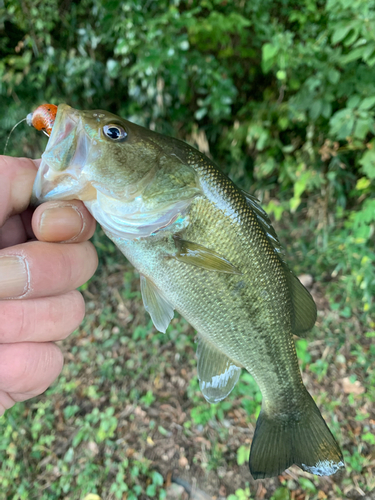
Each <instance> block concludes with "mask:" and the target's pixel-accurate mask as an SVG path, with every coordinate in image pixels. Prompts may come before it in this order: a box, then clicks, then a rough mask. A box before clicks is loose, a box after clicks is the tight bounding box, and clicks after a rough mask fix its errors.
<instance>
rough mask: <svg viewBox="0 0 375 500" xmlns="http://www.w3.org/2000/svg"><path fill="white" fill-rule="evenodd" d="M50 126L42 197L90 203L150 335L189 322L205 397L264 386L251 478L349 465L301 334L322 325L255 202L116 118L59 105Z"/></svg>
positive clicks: (204, 163)
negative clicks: (134, 287)
mask: <svg viewBox="0 0 375 500" xmlns="http://www.w3.org/2000/svg"><path fill="white" fill-rule="evenodd" d="M47 123H54V124H53V127H52V131H51V135H50V138H49V141H48V144H47V147H46V150H45V152H44V153H43V155H42V161H41V165H40V168H39V170H38V173H37V176H36V179H35V183H34V187H33V196H32V197H33V201H34V203H42V202H45V201H49V200H70V199H79V200H82V201H83V203H84V204H85V206H86V207H87V208H88V210H89V211H90V212H91V214H92V215H93V217H94V218H95V219H96V220H97V221H98V222H99V224H100V225H101V227H102V228H103V231H104V232H105V233H106V235H107V236H108V237H109V238H110V239H111V240H112V241H113V242H114V243H115V245H116V246H117V247H118V248H119V249H120V250H121V252H122V253H123V254H124V255H125V256H126V258H127V259H128V260H129V261H130V262H131V263H132V264H133V266H134V267H135V268H136V269H137V270H138V272H139V273H140V282H141V293H142V299H143V303H144V306H145V309H146V311H147V312H148V313H149V314H150V316H151V318H152V321H153V324H154V326H155V328H156V329H157V330H158V331H160V332H165V331H166V329H167V327H168V325H169V323H170V321H171V320H172V318H173V316H174V311H177V312H178V313H180V314H181V315H182V316H183V317H184V318H185V319H186V320H187V321H188V322H189V323H190V324H191V325H192V326H193V327H194V328H195V330H196V331H197V339H198V340H197V353H196V354H197V371H198V378H199V386H200V389H201V391H202V393H203V396H204V397H205V399H206V400H207V401H208V402H209V403H217V402H219V401H221V400H223V399H224V398H225V397H226V396H228V394H229V393H230V392H231V391H232V389H233V388H234V386H235V385H236V383H237V381H238V379H239V376H240V373H241V370H242V369H243V368H244V369H246V370H247V371H248V372H249V373H250V374H251V375H252V376H253V378H254V379H255V381H256V383H257V384H258V386H259V388H260V391H261V393H262V406H261V411H260V413H259V416H258V419H257V422H256V428H255V432H254V437H253V440H252V444H251V450H250V458H249V468H250V473H251V474H252V476H253V478H254V479H261V478H267V477H273V476H277V475H279V474H281V473H282V472H283V471H284V470H285V469H287V468H288V467H290V466H291V465H292V464H296V465H297V466H299V467H300V468H302V469H303V470H304V471H307V472H310V473H312V474H317V475H327V476H328V475H331V474H334V473H336V472H337V471H339V470H340V469H342V468H343V467H345V465H344V460H343V456H342V453H341V450H340V448H339V445H338V443H337V441H336V440H335V438H334V437H333V435H332V433H331V432H330V430H329V428H328V426H327V424H326V423H325V421H324V419H323V417H322V415H321V413H320V411H319V409H318V407H317V406H316V404H315V402H314V400H313V398H312V397H311V395H310V394H309V393H308V391H307V389H306V387H305V386H304V384H303V381H302V377H301V372H300V369H299V366H298V360H297V355H296V349H295V345H294V340H293V335H297V336H304V335H305V334H306V333H307V332H309V331H310V330H311V329H312V327H313V326H314V323H315V321H316V315H317V311H316V305H315V303H314V300H313V298H312V297H311V295H310V293H309V292H308V291H307V290H306V288H305V287H304V286H303V285H302V284H301V282H300V281H299V280H298V278H297V277H296V276H295V275H294V274H293V272H292V271H291V270H290V269H289V267H288V265H287V264H286V261H285V256H284V252H283V249H282V246H281V244H280V241H279V239H278V237H277V234H276V232H275V230H274V228H273V227H272V224H271V221H270V219H269V217H268V215H267V214H266V212H265V211H264V210H263V209H262V207H261V206H260V204H259V203H258V201H257V200H256V198H254V197H253V196H252V195H250V194H249V193H247V192H245V191H243V190H241V189H240V188H238V187H237V186H236V185H235V184H234V183H233V182H232V181H231V180H230V179H229V178H228V177H227V176H226V175H225V174H224V173H223V172H222V171H221V170H220V169H219V168H218V167H217V166H216V164H215V163H214V162H213V161H212V160H210V159H209V158H208V157H207V156H205V155H204V154H202V153H200V152H199V151H198V150H196V149H195V148H193V147H192V146H190V145H188V144H187V143H185V142H183V141H180V140H178V139H176V138H172V137H167V136H164V135H161V134H158V133H156V132H153V131H151V130H148V129H146V128H143V127H141V126H139V125H136V124H134V123H131V122H130V121H128V120H125V119H123V118H120V117H118V116H116V115H114V114H112V113H110V112H107V111H102V110H76V109H73V108H71V107H70V106H68V105H67V104H60V105H59V106H58V108H57V113H56V116H53V120H52V121H48V120H47ZM41 128H43V127H41Z"/></svg>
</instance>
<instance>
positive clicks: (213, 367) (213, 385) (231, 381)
mask: <svg viewBox="0 0 375 500" xmlns="http://www.w3.org/2000/svg"><path fill="white" fill-rule="evenodd" d="M197 358H198V378H199V387H200V388H201V391H202V393H203V396H204V397H205V398H206V400H207V401H208V402H209V403H218V402H219V401H221V400H222V399H224V398H225V397H227V396H228V394H229V393H230V392H231V391H232V389H233V387H234V386H235V385H236V383H237V381H238V379H239V376H240V374H241V368H240V367H239V366H238V365H237V364H235V363H234V361H232V360H231V359H229V358H228V356H226V355H225V354H223V353H222V352H220V351H219V350H218V349H217V348H216V347H214V346H213V345H212V344H211V343H210V342H208V341H207V340H204V339H202V338H199V340H198V348H197Z"/></svg>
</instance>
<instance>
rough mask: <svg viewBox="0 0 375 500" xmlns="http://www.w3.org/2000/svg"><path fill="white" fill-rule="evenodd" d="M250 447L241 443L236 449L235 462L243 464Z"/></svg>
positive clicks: (247, 457)
mask: <svg viewBox="0 0 375 500" xmlns="http://www.w3.org/2000/svg"><path fill="white" fill-rule="evenodd" d="M249 455H250V449H249V447H248V446H246V445H242V446H240V447H239V448H238V450H237V463H238V465H243V464H244V463H247V462H248V461H249Z"/></svg>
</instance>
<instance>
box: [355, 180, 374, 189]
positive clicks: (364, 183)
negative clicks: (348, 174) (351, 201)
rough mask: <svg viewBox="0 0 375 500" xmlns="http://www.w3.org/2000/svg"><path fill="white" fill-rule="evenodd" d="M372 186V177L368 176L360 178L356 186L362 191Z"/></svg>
mask: <svg viewBox="0 0 375 500" xmlns="http://www.w3.org/2000/svg"><path fill="white" fill-rule="evenodd" d="M370 186H371V181H370V179H368V178H367V177H361V178H360V179H358V181H357V184H356V186H355V188H356V189H358V190H359V191H362V190H364V189H367V188H368V187H370Z"/></svg>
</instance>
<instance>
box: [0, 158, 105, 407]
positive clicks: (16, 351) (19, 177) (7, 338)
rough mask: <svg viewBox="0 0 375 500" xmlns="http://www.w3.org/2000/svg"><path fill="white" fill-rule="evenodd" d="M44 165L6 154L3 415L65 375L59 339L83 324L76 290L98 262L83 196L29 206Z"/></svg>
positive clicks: (0, 271)
mask: <svg viewBox="0 0 375 500" xmlns="http://www.w3.org/2000/svg"><path fill="white" fill-rule="evenodd" d="M38 164H39V161H37V160H35V161H34V160H29V159H26V158H11V157H7V156H0V416H1V415H2V414H3V413H4V411H5V410H6V409H8V408H10V407H11V406H13V405H14V404H15V402H17V401H24V400H26V399H29V398H32V397H34V396H36V395H38V394H41V393H42V392H44V391H45V390H46V389H47V387H48V386H49V385H50V384H51V383H52V382H53V381H54V380H55V378H56V377H57V376H58V374H59V373H60V371H61V369H62V365H63V356H62V353H61V351H60V349H59V348H58V347H57V346H56V345H55V344H54V342H55V341H57V340H62V339H64V338H66V337H67V336H68V335H70V333H72V332H73V331H74V330H75V329H76V328H77V327H78V325H79V324H80V323H81V321H82V319H83V316H84V312H85V305H84V301H83V298H82V295H81V294H80V293H79V292H78V291H77V290H76V288H77V287H79V286H80V285H82V284H83V283H85V282H86V281H87V280H88V279H89V278H90V277H91V276H92V275H93V274H94V272H95V270H96V267H97V263H98V261H97V254H96V252H95V249H94V247H93V245H92V244H91V243H90V242H88V241H87V240H88V239H89V238H91V236H92V235H93V233H94V231H95V225H96V223H95V220H94V219H93V218H92V217H91V215H90V214H89V212H88V211H87V209H86V208H85V206H84V205H83V203H82V202H79V201H61V202H47V203H43V204H42V205H40V206H39V207H38V208H37V209H36V210H35V212H34V213H32V211H31V210H30V209H28V208H27V207H28V205H29V202H30V197H31V191H32V186H33V182H34V178H35V175H36V172H37V166H38ZM35 237H36V238H37V239H38V240H39V241H35ZM33 239H34V241H33ZM58 242H65V243H66V244H59V243H58Z"/></svg>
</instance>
